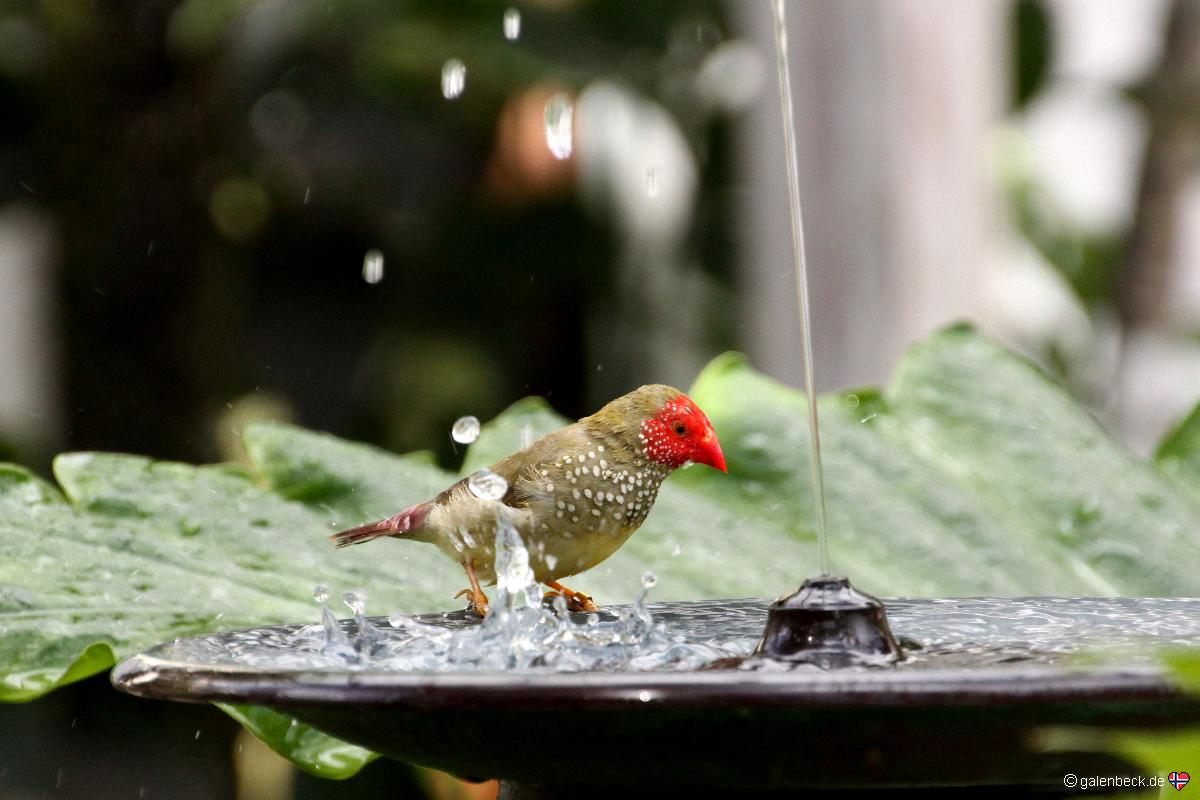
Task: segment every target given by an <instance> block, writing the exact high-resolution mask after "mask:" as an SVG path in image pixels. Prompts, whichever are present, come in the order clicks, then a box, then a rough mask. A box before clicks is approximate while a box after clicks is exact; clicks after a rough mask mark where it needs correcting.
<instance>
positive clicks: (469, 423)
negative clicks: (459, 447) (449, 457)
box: [450, 417, 479, 444]
mask: <svg viewBox="0 0 1200 800" xmlns="http://www.w3.org/2000/svg"><path fill="white" fill-rule="evenodd" d="M450 438H451V439H453V440H454V441H456V442H458V443H459V444H470V443H471V442H473V441H475V440H476V439H478V438H479V418H478V417H459V418H458V419H457V420H455V421H454V427H453V428H451V429H450Z"/></svg>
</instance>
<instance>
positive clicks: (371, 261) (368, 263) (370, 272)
mask: <svg viewBox="0 0 1200 800" xmlns="http://www.w3.org/2000/svg"><path fill="white" fill-rule="evenodd" d="M362 276H363V280H364V281H366V282H367V283H370V284H376V283H379V282H380V281H381V280H383V253H382V252H381V251H379V250H375V249H371V250H368V251H367V252H366V255H364V256H363V268H362Z"/></svg>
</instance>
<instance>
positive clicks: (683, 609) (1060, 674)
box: [113, 598, 1200, 797]
mask: <svg viewBox="0 0 1200 800" xmlns="http://www.w3.org/2000/svg"><path fill="white" fill-rule="evenodd" d="M888 608H889V612H890V615H889V616H890V621H891V628H892V631H893V632H894V633H895V635H896V637H897V638H899V639H900V640H901V641H902V642H903V643H904V645H905V648H906V651H907V655H908V657H907V658H906V659H904V660H903V661H900V662H897V663H894V664H891V665H888V666H882V667H880V666H876V667H870V666H853V667H847V668H841V669H834V670H830V669H822V668H820V667H817V666H813V665H811V664H802V665H792V666H790V668H784V666H783V665H780V666H778V667H777V668H775V669H767V668H759V669H697V666H698V662H700V661H706V662H709V663H711V662H712V661H716V660H718V659H720V658H721V657H722V656H724V657H726V658H729V657H738V656H743V657H744V656H746V655H748V654H750V653H751V651H752V650H753V648H754V647H755V645H756V644H757V642H758V640H759V638H760V637H761V635H762V630H763V626H764V623H765V622H766V617H767V602H766V601H764V600H716V601H697V602H673V603H662V604H651V605H648V606H645V607H644V608H643V607H641V606H634V607H624V608H618V609H613V611H616V612H617V614H616V615H614V614H612V613H606V614H605V615H604V616H603V617H602V618H601V619H599V620H597V619H596V618H595V617H593V618H592V619H591V620H590V626H591V627H592V628H594V629H600V630H605V631H607V632H608V633H612V632H614V631H629V630H631V627H630V626H631V625H633V627H634V628H636V627H637V626H638V625H640V624H641V623H646V622H648V620H649V619H651V618H652V620H653V623H652V624H651V625H650V629H649V630H647V629H639V630H640V631H641V632H640V633H639V634H638V635H639V636H641V637H642V638H641V643H640V644H639V643H634V644H633V645H632V646H631V647H630V646H623V647H624V648H625V649H624V650H621V648H618V652H620V653H621V657H620V658H619V659H612V660H610V661H609V663H604V661H603V659H592V660H590V661H588V662H587V663H586V667H587V668H582V669H580V668H579V667H580V664H581V663H583V662H575V663H567V662H560V663H558V664H557V665H546V664H545V663H542V662H539V659H538V658H536V657H534V658H532V659H526V666H523V667H521V668H517V669H496V668H490V669H479V667H478V665H477V664H476V665H472V664H467V663H461V662H456V661H454V660H453V659H446V660H444V661H442V662H441V663H440V667H439V668H429V667H430V665H429V664H422V663H420V662H421V656H419V655H418V656H417V657H412V658H408V660H407V661H406V660H405V657H404V656H403V654H404V652H405V647H406V646H408V645H411V643H412V642H413V641H414V640H415V639H419V638H421V637H425V636H427V634H429V633H431V632H432V633H433V635H434V636H435V637H436V636H437V635H438V633H439V632H440V634H441V635H443V636H448V637H453V636H462V635H464V634H470V633H471V631H472V630H478V629H479V628H481V627H482V625H481V624H480V623H479V622H478V621H477V620H474V619H473V618H470V617H468V616H467V615H466V614H465V613H464V612H455V613H451V614H432V615H425V616H422V617H418V618H413V619H407V620H404V619H402V620H396V618H393V623H398V624H399V627H393V625H392V624H389V622H388V619H387V618H383V617H371V618H368V617H363V616H361V615H359V617H358V619H357V620H345V621H342V622H340V623H336V634H335V635H336V636H339V637H342V638H341V639H340V641H341V642H342V643H343V644H345V643H346V642H349V643H350V644H351V645H353V644H354V643H355V642H362V641H363V638H362V637H363V636H364V635H365V636H366V637H367V638H368V639H369V641H370V648H371V652H373V653H375V654H376V655H375V656H372V657H366V658H363V657H356V656H353V655H350V654H349V652H348V651H345V650H343V651H342V652H341V653H340V654H339V653H337V652H332V651H330V650H329V648H328V647H322V646H321V644H320V643H321V642H323V639H322V638H321V637H319V636H316V631H317V630H318V629H319V626H314V625H308V626H305V625H279V626H273V627H265V628H259V629H253V630H249V631H240V632H232V633H221V634H213V635H208V636H201V637H194V638H188V639H178V640H176V641H174V642H169V643H166V644H162V645H160V646H158V647H156V648H153V649H151V650H150V651H148V652H146V653H144V654H142V655H139V656H136V657H134V658H132V659H130V660H128V661H126V662H125V663H123V664H122V665H120V666H119V667H118V668H117V670H116V671H115V672H114V673H113V683H114V685H115V686H117V688H119V689H122V690H124V691H127V692H130V693H132V694H135V695H139V696H143V697H150V698H159V699H170V700H182V701H189V702H228V703H255V704H261V705H266V706H269V707H271V708H274V709H277V710H280V711H283V712H285V713H288V714H291V715H293V716H294V717H296V718H297V719H300V720H302V721H304V722H307V723H310V724H312V725H314V726H315V727H317V728H319V729H321V730H324V731H327V732H329V733H331V734H334V735H337V736H339V737H341V738H343V739H346V740H348V741H351V742H354V743H356V744H360V745H362V746H364V747H368V748H370V749H372V750H375V751H377V752H380V753H382V754H384V755H387V756H391V757H393V758H397V759H401V760H404V761H408V762H412V763H416V764H422V765H426V766H430V767H435V768H438V769H442V770H446V771H449V772H452V773H454V774H457V775H460V776H464V777H468V778H490V777H498V778H500V779H501V780H502V781H503V782H505V785H506V789H505V791H506V792H508V796H511V797H522V796H530V797H532V796H557V795H556V794H554V792H555V791H561V790H562V789H563V788H564V787H573V788H572V791H574V792H576V794H577V795H578V794H579V792H580V791H582V790H581V789H580V787H586V789H587V791H606V790H607V791H614V787H621V786H624V787H629V786H641V787H649V786H660V787H670V786H695V787H712V786H721V787H738V788H740V789H741V790H743V791H750V792H753V791H768V790H772V789H782V788H799V787H810V788H817V787H826V788H831V787H879V788H882V787H900V786H984V785H991V786H1007V787H1039V786H1040V787H1046V786H1049V785H1054V786H1061V780H1062V776H1063V774H1065V773H1067V772H1073V773H1076V774H1114V773H1119V772H1122V771H1126V772H1128V771H1129V770H1130V768H1129V766H1128V765H1126V764H1122V763H1121V762H1120V761H1118V760H1116V759H1115V758H1114V757H1111V756H1107V755H1103V754H1096V753H1044V752H1039V751H1038V750H1037V749H1036V747H1035V746H1034V745H1033V744H1032V743H1031V741H1030V736H1029V734H1030V733H1031V732H1032V731H1034V730H1035V729H1037V728H1039V727H1041V726H1046V725H1089V726H1153V727H1170V726H1175V725H1182V724H1185V723H1187V722H1191V723H1193V724H1194V722H1195V720H1196V715H1197V713H1200V701H1198V700H1197V699H1196V698H1189V697H1186V696H1185V695H1183V694H1182V693H1180V692H1179V691H1177V690H1176V689H1175V688H1174V687H1173V686H1172V685H1171V683H1170V681H1169V680H1168V679H1167V678H1166V677H1165V675H1164V674H1163V672H1162V671H1161V670H1160V668H1159V667H1158V666H1157V661H1156V656H1155V653H1156V651H1157V650H1159V649H1160V648H1188V647H1191V648H1195V647H1200V600H1196V599H1177V598H1154V599H1149V598H1143V599H1138V598H1113V599H1066V598H1027V599H894V600H889V601H888ZM646 612H649V617H648V616H647V615H646ZM549 616H550V617H554V615H552V614H550V615H549ZM618 616H619V617H620V619H619V620H618ZM557 620H558V621H557V625H558V626H559V627H560V629H568V630H572V631H575V632H577V633H580V634H581V635H585V634H586V631H587V629H588V628H589V619H588V618H587V617H586V616H585V615H581V614H571V615H569V620H570V622H569V623H568V622H567V615H562V616H559V617H557ZM424 626H429V627H428V628H426V627H424ZM304 642H308V643H309V644H308V645H307V646H306V645H305V644H304ZM1089 654H1090V655H1089ZM639 655H641V656H648V657H643V658H640V660H639ZM405 665H407V666H405ZM563 670H565V671H563ZM535 787H540V788H535ZM546 787H551V788H546ZM539 792H541V793H542V794H538V793H539ZM584 795H586V792H584Z"/></svg>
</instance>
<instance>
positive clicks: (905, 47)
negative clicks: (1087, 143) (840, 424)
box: [730, 0, 1007, 389]
mask: <svg viewBox="0 0 1200 800" xmlns="http://www.w3.org/2000/svg"><path fill="white" fill-rule="evenodd" d="M1006 9H1007V6H1006V4H1005V3H1001V2H994V3H945V2H939V0H887V2H877V1H876V0H846V1H844V2H838V3H827V2H821V0H803V1H802V2H801V1H799V0H797V1H796V2H789V4H788V17H789V18H788V38H789V41H790V42H792V43H793V44H792V47H791V50H792V62H791V77H792V87H793V92H794V94H795V96H794V98H793V101H794V103H795V108H796V125H797V135H798V142H799V144H798V147H799V163H800V180H801V194H802V198H803V203H804V208H805V215H806V220H805V222H806V238H807V240H808V242H807V245H808V258H809V265H810V272H809V276H810V281H811V296H812V303H813V315H812V317H813V326H814V331H813V347H814V351H815V357H816V384H817V386H818V388H822V389H828V388H832V387H837V386H847V385H852V384H861V383H879V382H881V381H883V380H884V379H886V377H887V375H888V373H889V371H890V368H891V365H892V364H893V363H894V361H895V359H896V357H897V355H898V354H899V352H900V351H901V350H902V349H903V347H904V346H905V344H907V343H908V342H910V341H912V340H914V339H917V338H919V337H921V336H922V335H924V334H926V333H928V332H929V331H930V330H931V329H932V328H935V327H937V326H938V325H940V324H943V323H945V322H946V321H949V320H951V319H955V318H958V317H963V316H971V317H978V316H979V315H980V314H981V313H982V312H983V309H982V308H980V307H979V301H978V298H979V296H980V286H981V284H982V283H983V278H984V274H985V272H986V270H987V269H988V268H989V265H990V264H991V263H992V262H993V261H994V259H995V258H996V252H995V250H996V246H995V245H996V242H997V240H998V237H999V235H1000V234H999V231H1000V225H999V221H998V214H999V209H998V205H997V203H996V202H995V201H994V199H993V198H992V197H990V196H989V192H988V190H987V188H986V187H987V181H986V180H985V179H984V178H985V169H986V163H985V160H984V157H983V146H984V143H985V137H986V134H987V132H988V131H989V130H990V129H991V128H992V126H993V125H995V124H996V123H997V121H998V120H999V119H1000V118H1001V116H1002V114H1003V111H1004V103H1005V92H1006V79H1007V73H1006V72H1005V70H1006V65H1007V62H1006V60H1005V53H1004V46H1005V36H1006V27H1005V19H1006V17H1005V14H1006ZM730 10H731V15H732V17H733V19H734V22H735V24H737V25H738V26H740V28H741V29H742V30H741V33H742V34H743V35H745V36H746V37H747V38H750V39H752V40H753V41H755V42H756V43H758V45H759V47H760V48H761V49H762V51H763V52H764V53H768V52H770V47H771V39H770V36H771V14H770V6H769V4H768V3H731V4H730ZM779 113H780V112H779V108H778V107H777V105H776V104H775V103H774V102H771V101H769V100H768V99H767V98H765V97H764V98H763V99H762V100H761V101H760V102H759V103H758V104H757V105H756V106H755V107H754V109H753V110H751V111H750V112H749V113H748V114H747V115H746V116H745V117H744V118H743V122H744V124H743V127H742V129H741V131H740V140H739V142H738V149H739V159H740V161H741V167H742V169H741V172H742V174H744V175H745V176H746V184H745V185H743V186H741V187H739V190H740V192H739V196H740V199H739V204H740V224H739V232H740V235H741V237H743V239H742V241H741V243H740V244H741V247H742V253H743V255H742V258H741V259H740V263H741V265H742V274H741V276H740V280H741V282H742V291H743V295H744V296H745V297H746V304H745V308H744V310H743V314H742V316H743V332H744V340H745V341H746V342H747V345H748V349H749V351H750V354H751V356H752V358H753V359H754V361H755V362H756V364H757V365H759V366H760V367H761V368H763V369H765V370H766V371H767V372H768V373H770V374H772V375H775V376H776V377H778V378H781V379H782V380H785V381H787V382H789V383H791V384H794V385H799V384H800V380H801V363H800V356H799V349H798V342H799V322H798V317H797V311H796V308H795V301H794V297H793V295H794V293H793V292H792V291H791V286H790V282H791V280H792V276H791V267H790V261H789V258H788V250H787V248H788V222H787V203H786V191H785V186H784V174H785V172H784V169H783V153H782V151H781V148H780V146H779V137H778V130H779Z"/></svg>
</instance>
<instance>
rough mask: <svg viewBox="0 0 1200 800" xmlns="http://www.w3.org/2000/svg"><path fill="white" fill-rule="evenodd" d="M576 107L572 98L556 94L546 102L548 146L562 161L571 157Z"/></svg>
mask: <svg viewBox="0 0 1200 800" xmlns="http://www.w3.org/2000/svg"><path fill="white" fill-rule="evenodd" d="M574 121H575V106H574V104H572V102H571V98H570V97H568V96H567V95H565V94H563V93H562V92H555V93H554V94H553V95H551V97H550V99H549V100H547V101H546V144H547V145H548V146H549V147H550V152H551V153H553V154H554V157H555V158H557V159H559V160H560V161H562V160H566V159H568V158H570V157H571V147H572V145H573V142H574V135H575V125H574Z"/></svg>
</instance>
